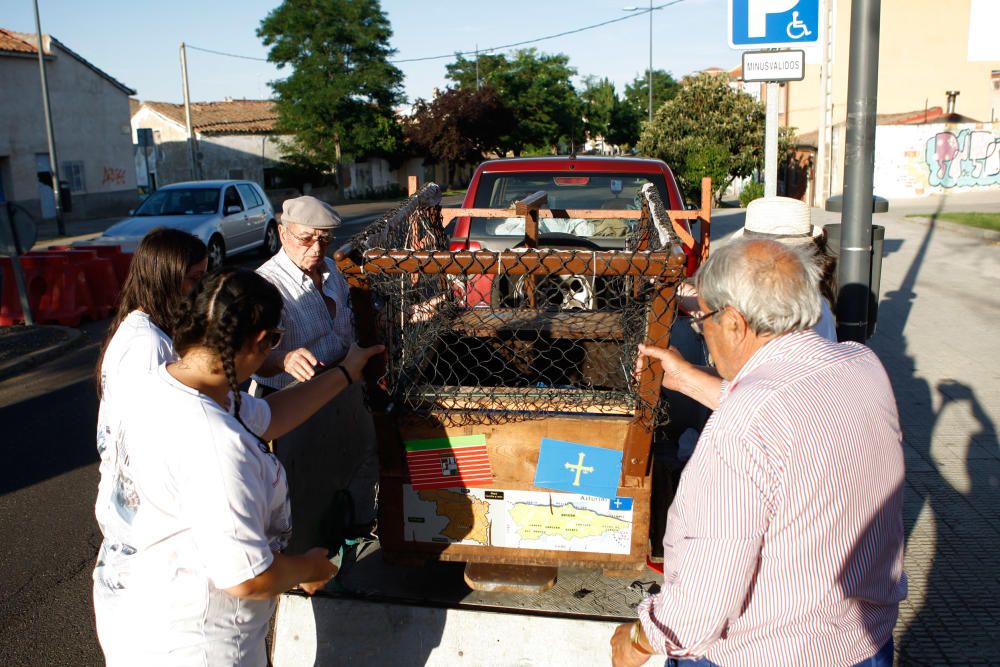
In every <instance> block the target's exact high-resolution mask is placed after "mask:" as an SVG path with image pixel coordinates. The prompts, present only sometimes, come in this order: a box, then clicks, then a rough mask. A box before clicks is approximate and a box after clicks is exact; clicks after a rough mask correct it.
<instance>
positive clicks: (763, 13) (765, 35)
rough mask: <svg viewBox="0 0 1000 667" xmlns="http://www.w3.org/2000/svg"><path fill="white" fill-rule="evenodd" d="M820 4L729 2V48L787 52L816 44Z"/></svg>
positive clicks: (815, 0)
mask: <svg viewBox="0 0 1000 667" xmlns="http://www.w3.org/2000/svg"><path fill="white" fill-rule="evenodd" d="M819 4H820V0H729V46H731V47H732V48H734V49H760V48H787V47H792V46H795V45H796V44H813V43H816V42H818V41H819V30H820V25H819V13H820V10H819Z"/></svg>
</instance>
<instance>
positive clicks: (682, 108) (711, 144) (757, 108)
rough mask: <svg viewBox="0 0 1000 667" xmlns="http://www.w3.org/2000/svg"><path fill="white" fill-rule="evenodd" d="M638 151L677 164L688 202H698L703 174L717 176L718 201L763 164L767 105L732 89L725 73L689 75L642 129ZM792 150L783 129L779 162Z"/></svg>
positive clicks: (675, 165)
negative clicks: (740, 180)
mask: <svg viewBox="0 0 1000 667" xmlns="http://www.w3.org/2000/svg"><path fill="white" fill-rule="evenodd" d="M638 149H639V152H640V153H642V154H644V155H649V156H650V157H655V158H659V159H661V160H663V161H664V162H666V163H667V164H669V165H670V166H671V167H673V169H674V173H675V174H676V175H677V177H678V180H679V181H680V183H681V188H682V189H683V190H684V195H685V197H687V198H688V199H689V200H692V201H693V200H697V195H698V192H699V190H700V187H701V184H700V180H701V177H702V176H712V178H713V182H712V189H713V190H714V195H715V199H716V201H718V200H719V198H720V197H721V196H722V193H723V192H724V191H725V190H726V188H727V187H729V184H730V183H732V181H733V179H735V178H737V177H739V178H745V177H747V176H750V175H751V174H753V173H754V171H755V170H759V169H762V168H763V166H764V105H763V104H761V103H760V102H758V101H757V100H755V99H754V98H752V97H750V96H749V95H747V94H746V93H744V92H741V91H736V90H733V89H732V88H731V87H730V86H729V80H728V78H726V77H725V76H719V75H715V74H699V75H696V76H693V77H689V78H687V79H685V80H684V81H683V83H682V84H681V87H680V89H679V90H678V91H677V95H676V96H675V97H674V98H673V99H671V100H669V101H668V102H666V103H665V104H663V106H661V107H660V108H659V109H658V110H657V111H656V115H655V116H654V117H653V122H652V123H647V124H646V126H645V127H644V128H643V131H642V137H641V138H640V140H639V146H638ZM789 152H790V147H789V142H788V133H784V134H783V135H781V136H779V146H778V153H779V161H781V160H784V159H787V156H788V155H789Z"/></svg>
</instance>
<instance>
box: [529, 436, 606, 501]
mask: <svg viewBox="0 0 1000 667" xmlns="http://www.w3.org/2000/svg"><path fill="white" fill-rule="evenodd" d="M621 474H622V452H621V451H620V450H617V449H608V448H607V447H591V446H589V445H579V444H577V443H575V442H565V441H563V440H553V439H552V438H542V445H541V448H540V449H539V450H538V466H537V467H536V468H535V486H541V487H544V488H546V489H556V490H557V491H567V492H569V493H582V494H586V495H589V496H599V497H601V498H614V497H615V494H616V493H617V492H618V480H619V478H620V477H621Z"/></svg>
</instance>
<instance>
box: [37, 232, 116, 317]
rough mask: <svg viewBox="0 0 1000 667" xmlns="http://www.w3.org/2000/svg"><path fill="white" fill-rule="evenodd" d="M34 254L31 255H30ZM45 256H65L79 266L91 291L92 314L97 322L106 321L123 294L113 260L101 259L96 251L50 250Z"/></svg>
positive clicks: (77, 249) (71, 262)
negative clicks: (120, 294) (121, 293)
mask: <svg viewBox="0 0 1000 667" xmlns="http://www.w3.org/2000/svg"><path fill="white" fill-rule="evenodd" d="M31 254H34V253H29V255H31ZM44 254H46V255H57V256H65V257H68V258H69V262H70V264H71V265H73V266H78V267H79V268H80V269H82V270H83V272H84V275H85V276H86V286H87V288H88V289H89V290H90V313H89V316H90V317H91V318H93V319H95V320H100V319H104V318H105V317H107V316H108V315H110V314H111V312H112V311H113V310H114V307H115V304H116V303H117V301H118V294H119V292H121V283H120V281H119V280H118V276H117V274H116V273H115V268H114V264H113V262H112V260H111V259H110V258H108V257H100V256H99V255H98V251H96V250H84V249H81V248H73V249H71V250H54V249H49V250H48V251H46V252H45V253H44Z"/></svg>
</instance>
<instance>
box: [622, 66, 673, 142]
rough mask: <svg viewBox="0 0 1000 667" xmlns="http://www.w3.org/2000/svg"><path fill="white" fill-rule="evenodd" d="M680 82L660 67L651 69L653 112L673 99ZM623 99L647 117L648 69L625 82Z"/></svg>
mask: <svg viewBox="0 0 1000 667" xmlns="http://www.w3.org/2000/svg"><path fill="white" fill-rule="evenodd" d="M679 88H680V84H679V83H677V82H676V81H675V80H674V77H673V75H672V74H670V72H668V71H666V70H662V69H654V70H653V113H654V114H655V113H656V110H657V109H659V108H660V107H661V106H663V104H664V103H665V102H669V101H670V100H672V99H674V96H675V95H676V94H677V91H678V89H679ZM625 100H626V101H628V103H629V104H630V105H632V106H633V107H634V108H635V109H636V110H638V111H641V112H642V118H644V119H647V118H649V70H648V69H647V70H646V71H645V72H643V73H642V75H641V76H637V77H635V79H634V80H633V81H632V83H628V84H625ZM637 136H638V135H637Z"/></svg>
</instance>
